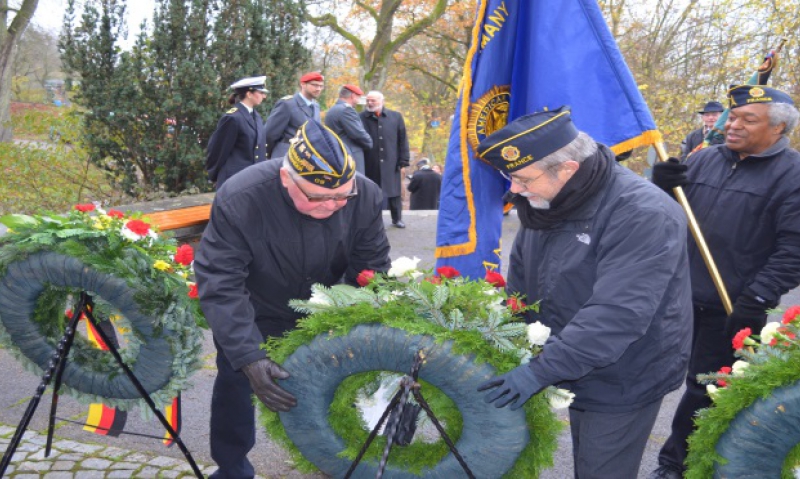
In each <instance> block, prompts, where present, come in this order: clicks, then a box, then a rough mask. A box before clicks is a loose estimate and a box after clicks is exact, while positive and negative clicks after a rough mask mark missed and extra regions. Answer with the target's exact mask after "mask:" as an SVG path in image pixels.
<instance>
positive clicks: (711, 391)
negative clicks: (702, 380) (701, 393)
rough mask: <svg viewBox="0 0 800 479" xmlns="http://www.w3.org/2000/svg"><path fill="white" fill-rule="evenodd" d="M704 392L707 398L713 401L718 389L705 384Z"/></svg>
mask: <svg viewBox="0 0 800 479" xmlns="http://www.w3.org/2000/svg"><path fill="white" fill-rule="evenodd" d="M706 392H707V393H708V396H709V397H710V398H711V399H715V398H716V397H717V394H718V393H719V388H717V387H716V386H714V385H713V384H707V385H706Z"/></svg>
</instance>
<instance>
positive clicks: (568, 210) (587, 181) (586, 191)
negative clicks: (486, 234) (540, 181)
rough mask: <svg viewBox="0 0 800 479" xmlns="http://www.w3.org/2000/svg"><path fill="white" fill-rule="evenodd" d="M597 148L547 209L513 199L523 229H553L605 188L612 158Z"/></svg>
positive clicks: (601, 147) (523, 199) (603, 147)
mask: <svg viewBox="0 0 800 479" xmlns="http://www.w3.org/2000/svg"><path fill="white" fill-rule="evenodd" d="M597 146H598V148H597V152H596V153H595V154H594V155H592V156H590V157H589V158H586V159H585V160H584V161H583V163H581V166H580V168H578V171H576V172H575V174H574V175H573V176H572V178H570V179H569V180H568V181H567V182H566V184H564V187H563V188H561V191H559V192H558V194H557V195H556V197H555V198H553V201H551V202H550V209H548V210H542V209H537V208H534V207H532V206H531V205H530V203H528V199H527V198H525V197H524V196H522V195H513V198H511V202H512V203H514V206H516V207H517V212H518V215H519V219H520V221H521V222H522V226H524V227H525V228H530V229H534V230H545V229H549V228H552V227H553V226H555V225H557V224H559V223H561V222H562V221H564V220H565V219H567V218H569V217H570V215H571V214H572V213H573V212H574V211H576V210H577V209H578V208H580V207H581V206H583V205H584V204H585V203H586V202H587V201H589V199H591V198H592V197H593V196H594V195H595V194H596V193H597V192H598V191H600V189H601V188H603V186H605V184H606V183H607V182H608V178H609V177H610V176H611V169H612V168H614V164H615V162H614V154H613V153H611V150H609V149H608V148H607V147H605V146H603V145H600V144H598V145H597Z"/></svg>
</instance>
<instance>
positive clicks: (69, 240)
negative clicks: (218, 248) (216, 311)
mask: <svg viewBox="0 0 800 479" xmlns="http://www.w3.org/2000/svg"><path fill="white" fill-rule="evenodd" d="M145 219H146V218H145ZM0 223H2V224H4V225H5V226H7V227H8V232H7V234H6V235H4V236H2V237H0V344H2V345H3V346H4V347H6V348H8V350H9V351H10V352H11V354H12V355H13V356H14V357H16V358H17V359H18V360H19V361H20V362H21V363H22V364H23V366H24V367H26V369H29V370H31V371H33V372H35V373H36V374H40V375H41V374H42V373H43V371H44V370H47V369H48V362H49V361H50V359H51V357H52V355H53V352H54V351H55V349H56V347H57V345H58V342H59V340H60V339H61V338H62V336H63V334H64V330H65V328H66V326H67V324H68V323H69V320H70V318H71V317H72V312H71V310H70V308H71V304H74V303H75V302H77V299H78V295H79V294H80V293H81V292H82V291H86V292H87V293H89V294H90V295H91V296H92V297H93V300H94V308H93V311H92V312H93V315H94V317H95V318H96V319H97V320H98V321H105V320H108V321H110V322H111V324H112V325H113V326H114V328H115V330H116V332H117V336H118V337H119V338H120V344H121V346H120V348H118V349H119V352H120V355H121V356H122V358H123V361H124V362H125V363H126V364H127V365H128V366H129V367H130V368H131V370H132V371H133V373H134V374H135V375H136V377H137V379H139V381H140V382H141V383H142V385H143V386H144V388H145V390H146V391H147V392H148V393H149V394H150V395H151V397H152V398H153V400H154V401H155V402H156V404H157V405H158V406H159V407H163V406H164V405H167V404H169V403H170V402H171V401H172V398H173V397H175V396H176V395H177V394H178V393H179V392H180V391H182V390H184V389H186V388H187V387H188V378H189V376H190V375H191V374H192V373H193V372H194V371H196V370H197V369H199V367H200V352H201V346H202V334H201V330H200V328H201V327H205V326H206V325H205V319H204V317H203V315H202V313H201V311H200V307H199V302H198V300H197V287H196V285H195V284H194V283H191V282H189V281H188V278H189V275H190V274H191V263H192V261H193V251H192V248H191V246H189V245H183V246H181V247H180V248H178V247H176V243H175V241H174V240H172V239H169V238H165V237H163V236H161V235H158V234H157V233H156V232H155V231H154V230H153V228H152V227H151V226H150V225H149V224H148V223H147V222H146V221H143V217H142V215H141V214H133V215H130V216H126V215H125V214H123V213H122V212H120V211H115V210H109V211H108V212H106V211H104V210H102V209H100V208H98V207H97V206H96V205H93V204H81V205H75V207H74V209H73V210H72V211H70V212H69V214H68V215H66V216H59V215H55V214H42V215H33V216H27V215H8V216H3V217H0ZM62 388H63V391H64V392H66V393H67V394H69V395H71V396H73V397H75V398H76V399H77V400H79V401H80V402H83V403H94V402H102V403H104V404H106V405H108V406H114V407H118V408H120V409H130V408H131V407H133V406H137V405H138V406H141V409H142V411H147V410H149V408H148V406H147V404H146V403H145V401H144V399H142V398H141V397H140V395H139V393H138V391H137V390H136V388H135V387H134V385H133V384H132V382H131V381H130V380H129V379H128V377H127V376H126V375H125V373H124V372H123V371H122V369H121V368H120V367H119V366H118V365H117V363H116V362H115V361H114V359H113V357H112V355H110V354H108V353H106V352H104V351H102V350H100V349H98V348H97V347H96V346H95V345H94V344H92V342H91V341H90V340H89V339H88V338H87V337H84V336H83V335H81V334H76V335H75V340H74V343H73V346H72V349H71V350H70V354H69V358H68V362H67V366H66V368H65V370H64V376H63V385H62Z"/></svg>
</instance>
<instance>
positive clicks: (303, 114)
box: [265, 72, 325, 158]
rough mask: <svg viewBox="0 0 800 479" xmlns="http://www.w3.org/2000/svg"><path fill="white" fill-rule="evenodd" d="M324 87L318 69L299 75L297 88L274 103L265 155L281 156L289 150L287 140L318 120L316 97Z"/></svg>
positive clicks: (268, 122) (267, 127) (318, 111)
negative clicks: (303, 127)
mask: <svg viewBox="0 0 800 479" xmlns="http://www.w3.org/2000/svg"><path fill="white" fill-rule="evenodd" d="M324 88H325V78H324V77H323V76H322V75H321V74H320V73H319V72H310V73H306V74H305V75H303V76H302V77H300V91H298V92H297V93H295V94H294V95H287V96H285V97H283V98H281V99H280V100H278V101H277V102H276V103H275V106H274V107H273V108H272V111H270V112H269V116H268V117H267V122H266V124H265V130H266V132H267V158H282V157H283V156H285V155H286V152H287V151H289V140H291V139H292V138H294V135H295V134H296V133H297V130H298V129H299V128H300V126H301V125H302V124H303V123H305V122H307V121H308V120H316V121H319V119H320V110H319V103H317V98H319V96H320V95H322V90H323V89H324Z"/></svg>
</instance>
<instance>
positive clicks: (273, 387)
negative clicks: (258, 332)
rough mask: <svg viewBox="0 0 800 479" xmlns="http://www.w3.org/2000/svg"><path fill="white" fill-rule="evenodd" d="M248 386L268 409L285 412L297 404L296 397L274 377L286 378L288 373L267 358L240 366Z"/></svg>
mask: <svg viewBox="0 0 800 479" xmlns="http://www.w3.org/2000/svg"><path fill="white" fill-rule="evenodd" d="M242 372H243V373H244V374H245V375H246V376H247V379H248V380H250V387H251V388H253V393H255V395H256V396H257V397H258V399H259V400H260V401H261V402H262V403H264V405H265V406H267V408H268V409H269V410H270V411H273V412H279V411H280V412H286V411H288V410H289V409H291V408H293V407H295V406H297V399H296V398H295V397H294V396H292V395H291V393H289V392H288V391H286V390H285V389H283V388H282V387H280V386H278V383H276V382H275V379H286V378H288V377H289V373H288V372H286V370H285V369H283V368H282V367H280V366H279V365H278V364H277V363H275V362H273V361H272V360H271V359H269V358H264V359H259V360H258V361H254V362H252V363H250V364H248V365H247V366H245V367H243V368H242Z"/></svg>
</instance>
